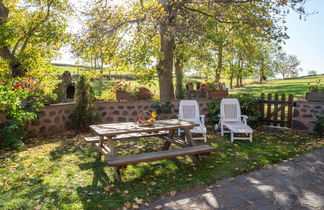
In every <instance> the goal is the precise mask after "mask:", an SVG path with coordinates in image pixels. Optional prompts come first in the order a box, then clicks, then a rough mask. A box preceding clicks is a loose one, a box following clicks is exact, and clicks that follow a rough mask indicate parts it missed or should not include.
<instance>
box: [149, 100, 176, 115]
mask: <svg viewBox="0 0 324 210" xmlns="http://www.w3.org/2000/svg"><path fill="white" fill-rule="evenodd" d="M152 108H153V109H154V110H155V111H156V113H157V114H158V115H160V114H169V113H171V108H172V104H171V102H170V101H164V102H163V101H155V102H154V103H153V104H152Z"/></svg>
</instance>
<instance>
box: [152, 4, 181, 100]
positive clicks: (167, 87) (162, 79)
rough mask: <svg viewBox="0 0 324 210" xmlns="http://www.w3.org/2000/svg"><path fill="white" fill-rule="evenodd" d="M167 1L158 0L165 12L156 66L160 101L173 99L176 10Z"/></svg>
mask: <svg viewBox="0 0 324 210" xmlns="http://www.w3.org/2000/svg"><path fill="white" fill-rule="evenodd" d="M168 2H169V1H168V0H166V1H165V0H160V3H161V4H162V6H163V7H164V10H165V12H166V14H165V16H164V18H163V19H162V20H161V22H160V36H161V49H160V51H161V58H160V61H159V63H158V66H157V71H158V74H159V86H160V100H170V99H174V88H173V81H172V73H173V64H174V30H175V29H174V27H173V25H174V23H173V22H174V20H175V17H176V12H177V11H176V10H175V9H174V8H172V7H171V6H170V5H169V4H168Z"/></svg>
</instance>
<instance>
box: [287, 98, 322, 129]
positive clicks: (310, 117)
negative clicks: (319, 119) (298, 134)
mask: <svg viewBox="0 0 324 210" xmlns="http://www.w3.org/2000/svg"><path fill="white" fill-rule="evenodd" d="M295 103H296V106H295V108H294V114H293V129H295V130H298V131H303V132H306V133H314V124H315V121H316V115H315V114H316V113H318V112H321V111H324V103H323V102H308V101H297V102H295Z"/></svg>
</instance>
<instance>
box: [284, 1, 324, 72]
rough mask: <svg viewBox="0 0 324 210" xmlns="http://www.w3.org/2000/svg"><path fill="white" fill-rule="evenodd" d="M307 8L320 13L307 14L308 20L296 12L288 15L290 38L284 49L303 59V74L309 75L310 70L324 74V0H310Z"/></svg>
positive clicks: (308, 10) (309, 10)
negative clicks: (300, 17)
mask: <svg viewBox="0 0 324 210" xmlns="http://www.w3.org/2000/svg"><path fill="white" fill-rule="evenodd" d="M305 8H306V11H307V12H313V11H316V12H318V13H317V14H313V15H309V16H307V17H306V21H304V20H303V19H302V20H300V19H299V16H298V15H297V14H296V13H292V12H291V13H290V14H289V15H288V17H287V27H288V31H287V33H288V35H289V36H290V39H288V40H287V41H286V45H284V46H283V49H284V50H285V51H286V52H287V53H288V54H294V55H296V56H297V58H298V59H299V60H300V61H301V65H300V66H301V67H302V68H303V72H302V73H301V74H302V75H307V74H308V71H310V70H315V71H317V73H318V74H324V0H310V1H309V2H307V4H306V5H305Z"/></svg>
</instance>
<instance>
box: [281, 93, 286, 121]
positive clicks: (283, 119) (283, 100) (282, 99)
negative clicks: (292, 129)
mask: <svg viewBox="0 0 324 210" xmlns="http://www.w3.org/2000/svg"><path fill="white" fill-rule="evenodd" d="M281 101H282V106H281V117H280V120H281V123H280V126H281V127H285V108H286V104H285V103H286V95H285V94H282V95H281Z"/></svg>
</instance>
